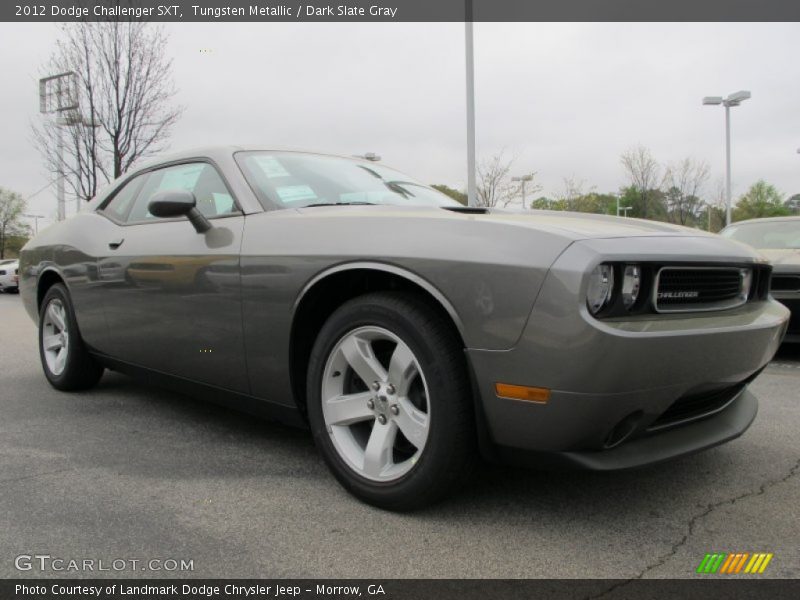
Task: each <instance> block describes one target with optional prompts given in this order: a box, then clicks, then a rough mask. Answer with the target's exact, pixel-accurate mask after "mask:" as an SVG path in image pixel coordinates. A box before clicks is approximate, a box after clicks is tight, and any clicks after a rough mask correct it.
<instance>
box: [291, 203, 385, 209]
mask: <svg viewBox="0 0 800 600" xmlns="http://www.w3.org/2000/svg"><path fill="white" fill-rule="evenodd" d="M363 204H369V205H374V204H375V203H374V202H317V203H316V204H306V205H305V206H301V207H300V208H310V207H312V206H353V205H363Z"/></svg>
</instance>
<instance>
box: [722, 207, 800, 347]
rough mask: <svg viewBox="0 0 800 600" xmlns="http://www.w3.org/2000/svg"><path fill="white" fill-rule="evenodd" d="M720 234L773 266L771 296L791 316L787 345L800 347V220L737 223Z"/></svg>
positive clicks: (790, 218)
mask: <svg viewBox="0 0 800 600" xmlns="http://www.w3.org/2000/svg"><path fill="white" fill-rule="evenodd" d="M720 234H721V235H722V236H724V237H727V238H729V239H732V240H736V241H737V242H743V243H745V244H748V245H750V246H752V247H754V248H757V249H758V250H759V251H760V252H761V254H763V255H764V256H766V257H767V258H768V259H769V261H770V262H771V263H772V283H771V284H770V293H771V294H772V296H773V297H774V298H775V299H776V300H778V301H780V302H781V303H782V304H784V305H785V306H786V308H788V309H789V310H790V311H791V313H792V316H791V319H790V321H789V330H788V332H787V333H786V337H785V338H784V341H786V342H794V343H800V217H774V218H769V219H751V220H748V221H738V222H737V223H733V224H731V225H728V227H726V228H725V229H723V230H722V231H721V232H720Z"/></svg>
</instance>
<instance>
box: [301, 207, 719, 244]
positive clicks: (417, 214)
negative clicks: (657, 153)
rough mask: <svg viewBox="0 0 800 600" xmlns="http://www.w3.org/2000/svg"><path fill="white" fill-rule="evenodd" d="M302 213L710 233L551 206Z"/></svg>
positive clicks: (559, 230) (616, 234)
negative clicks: (535, 208)
mask: <svg viewBox="0 0 800 600" xmlns="http://www.w3.org/2000/svg"><path fill="white" fill-rule="evenodd" d="M298 210H299V211H300V212H302V213H304V214H314V215H318V216H326V217H328V216H329V217H332V218H336V217H342V218H347V217H373V218H388V219H398V220H402V219H415V218H423V217H426V218H437V219H445V220H465V219H468V220H470V221H474V222H481V223H486V224H487V225H494V226H502V225H506V226H511V227H520V228H525V229H531V230H537V231H547V232H549V233H553V234H556V235H560V236H562V237H565V238H569V239H571V240H573V241H577V240H583V239H603V238H623V237H643V236H650V237H652V236H684V237H686V236H690V237H698V236H700V237H713V238H718V237H719V236H717V235H715V234H710V233H707V232H705V231H701V230H699V229H692V228H689V227H682V226H680V225H672V224H670V223H661V222H658V221H646V220H644V219H633V218H622V217H613V216H609V215H596V214H587V213H572V212H563V211H550V210H528V211H521V210H507V209H497V208H489V209H482V208H472V207H460V206H456V207H419V206H416V207H411V206H409V207H406V206H388V205H382V206H362V205H354V206H318V207H307V208H300V209H298Z"/></svg>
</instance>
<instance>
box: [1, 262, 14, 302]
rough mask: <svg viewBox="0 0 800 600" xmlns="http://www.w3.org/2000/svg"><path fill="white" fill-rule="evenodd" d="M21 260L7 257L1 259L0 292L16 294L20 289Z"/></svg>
mask: <svg viewBox="0 0 800 600" xmlns="http://www.w3.org/2000/svg"><path fill="white" fill-rule="evenodd" d="M18 271H19V261H18V260H17V259H6V260H3V261H0V292H8V293H12V294H16V293H17V290H19V276H18Z"/></svg>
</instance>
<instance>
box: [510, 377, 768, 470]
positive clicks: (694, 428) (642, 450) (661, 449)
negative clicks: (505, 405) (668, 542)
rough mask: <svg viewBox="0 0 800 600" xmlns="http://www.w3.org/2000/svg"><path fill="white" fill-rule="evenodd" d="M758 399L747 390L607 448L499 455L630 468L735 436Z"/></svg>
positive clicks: (527, 461) (522, 461) (528, 461)
mask: <svg viewBox="0 0 800 600" xmlns="http://www.w3.org/2000/svg"><path fill="white" fill-rule="evenodd" d="M757 412H758V400H756V397H755V396H754V395H753V394H752V393H751V392H750V391H749V390H748V389H746V388H745V389H744V390H742V391H741V392H740V393H739V395H738V397H737V398H736V399H735V400H734V401H733V402H732V403H731V404H730V405H729V406H728V407H727V408H726V409H725V410H723V411H721V412H719V413H717V414H716V415H714V416H711V417H709V418H706V419H700V420H697V421H694V422H693V423H689V424H686V425H683V426H681V427H676V428H673V429H670V430H667V431H664V432H658V433H654V434H651V435H644V436H642V437H638V438H635V439H632V440H630V441H629V442H626V443H623V444H621V445H619V446H617V447H615V448H611V449H609V450H595V451H591V450H587V451H572V452H544V453H542V452H535V451H525V450H520V449H518V448H509V447H501V448H499V449H498V450H497V452H498V455H499V456H500V457H501V458H502V460H503V461H504V462H506V463H510V464H518V465H524V466H531V465H534V466H540V467H541V466H549V467H555V468H579V469H589V470H593V471H612V470H621V469H632V468H636V467H641V466H645V465H652V464H656V463H660V462H663V461H665V460H670V459H672V458H676V457H678V456H684V455H686V454H692V453H694V452H700V451H701V450H706V449H708V448H713V447H714V446H718V445H720V444H724V443H725V442H729V441H731V440H733V439H736V438H737V437H739V436H740V435H742V433H744V432H745V431H746V430H747V428H748V427H750V425H751V424H752V422H753V420H754V419H755V418H756V413H757Z"/></svg>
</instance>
